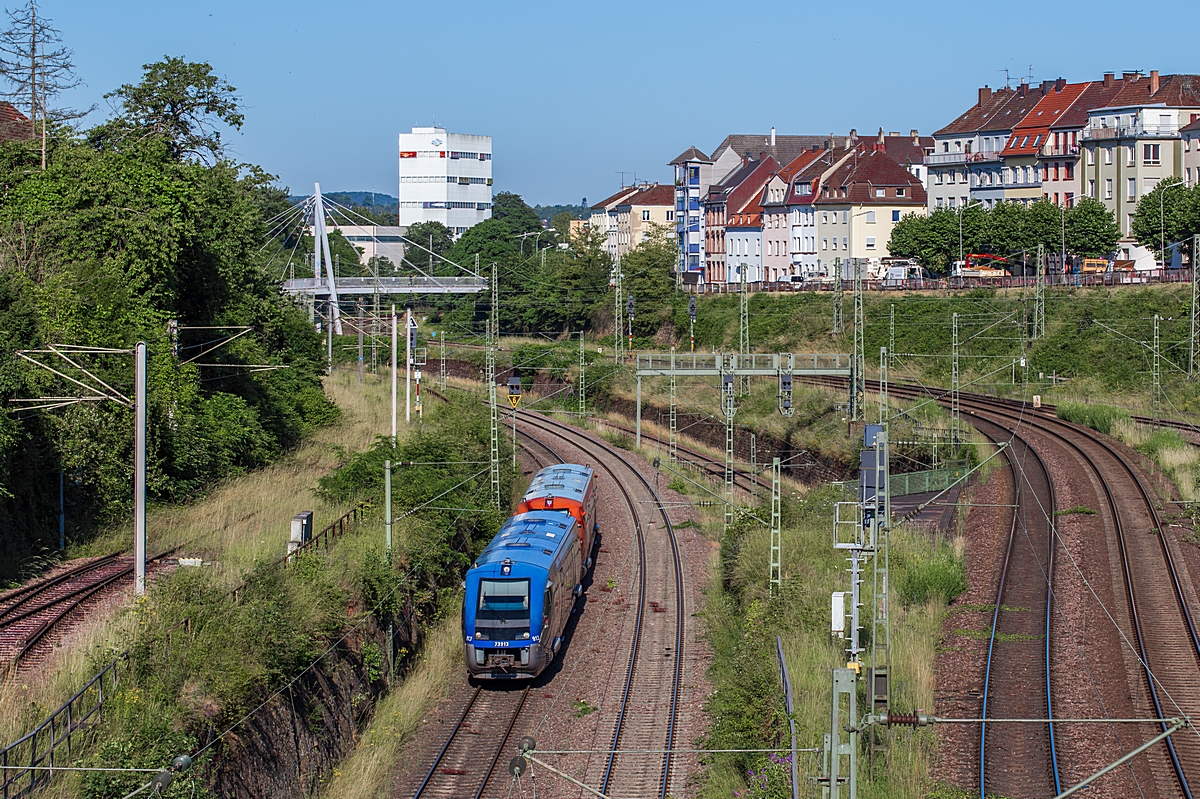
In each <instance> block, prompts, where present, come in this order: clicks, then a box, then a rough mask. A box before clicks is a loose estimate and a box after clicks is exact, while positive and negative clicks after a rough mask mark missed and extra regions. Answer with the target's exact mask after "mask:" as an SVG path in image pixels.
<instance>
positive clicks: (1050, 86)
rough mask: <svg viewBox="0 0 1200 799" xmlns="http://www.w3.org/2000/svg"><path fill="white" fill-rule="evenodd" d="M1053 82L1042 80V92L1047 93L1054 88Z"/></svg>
mask: <svg viewBox="0 0 1200 799" xmlns="http://www.w3.org/2000/svg"><path fill="white" fill-rule="evenodd" d="M1055 83H1056V82H1055V81H1052V80H1044V81H1042V94H1049V93H1050V90H1051V89H1053V88H1054V86H1055Z"/></svg>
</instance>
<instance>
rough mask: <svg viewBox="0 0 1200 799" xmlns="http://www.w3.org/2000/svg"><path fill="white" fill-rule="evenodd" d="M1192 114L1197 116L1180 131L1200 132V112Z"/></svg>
mask: <svg viewBox="0 0 1200 799" xmlns="http://www.w3.org/2000/svg"><path fill="white" fill-rule="evenodd" d="M1192 116H1193V117H1195V119H1193V120H1192V121H1191V122H1190V123H1188V124H1187V125H1184V126H1183V127H1182V128H1180V129H1179V132H1180V133H1200V114H1193V115H1192Z"/></svg>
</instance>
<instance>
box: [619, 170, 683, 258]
mask: <svg viewBox="0 0 1200 799" xmlns="http://www.w3.org/2000/svg"><path fill="white" fill-rule="evenodd" d="M613 212H614V213H615V215H616V234H617V235H616V240H617V256H618V257H621V258H624V257H625V256H626V255H628V254H629V251H630V250H632V249H633V248H634V247H636V246H638V245H639V244H641V243H642V242H643V241H645V240H646V237H647V236H649V235H650V231H651V230H652V229H653V228H654V226H655V225H660V226H662V227H664V228H670V229H671V230H674V228H675V187H674V186H660V185H658V184H657V183H654V184H649V185H643V186H641V187H639V188H638V190H637V191H636V192H634V193H633V194H630V195H628V196H626V197H625V198H624V199H622V200H619V201H618V202H617V204H616V206H615V208H614V209H613Z"/></svg>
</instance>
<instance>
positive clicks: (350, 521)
mask: <svg viewBox="0 0 1200 799" xmlns="http://www.w3.org/2000/svg"><path fill="white" fill-rule="evenodd" d="M374 501H375V498H374V497H368V498H367V499H364V500H363V501H362V502H360V503H358V504H357V505H355V506H354V507H353V508H351V509H350V510H348V511H346V512H345V513H343V514H342V515H341V516H339V517H338V518H337V519H336V520H335V521H334V522H333V523H332V524H330V525H329V526H327V527H326V528H325V529H324V530H322V531H321V532H319V533H317V534H316V535H314V536H313V537H312V538H310V539H308V540H307V541H305V542H304V543H303V544H301V545H300V546H298V547H296V549H295V551H293V552H291V553H290V554H288V555H287V556H285V557H284V558H283V565H284V566H285V567H286V566H287V565H288V564H289V563H291V562H292V558H294V557H296V555H298V554H299V553H301V552H308V551H313V550H318V549H320V548H321V545H322V544H324V545H325V548H326V549H329V541H330V539H336V538H341V537H342V536H343V535H345V534H346V533H348V532H350V531H351V530H353V529H354V527H355V526H356V525H357V524H358V523H359V522H360V521H362V519H364V518H365V517H366V515H367V512H368V511H369V510H370V509H371V503H373V502H374Z"/></svg>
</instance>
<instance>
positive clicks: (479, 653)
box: [475, 649, 485, 666]
mask: <svg viewBox="0 0 1200 799" xmlns="http://www.w3.org/2000/svg"><path fill="white" fill-rule="evenodd" d="M484 657H485V656H484V653H483V650H482V649H476V650H475V664H476V665H478V666H482V665H483V661H484Z"/></svg>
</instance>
